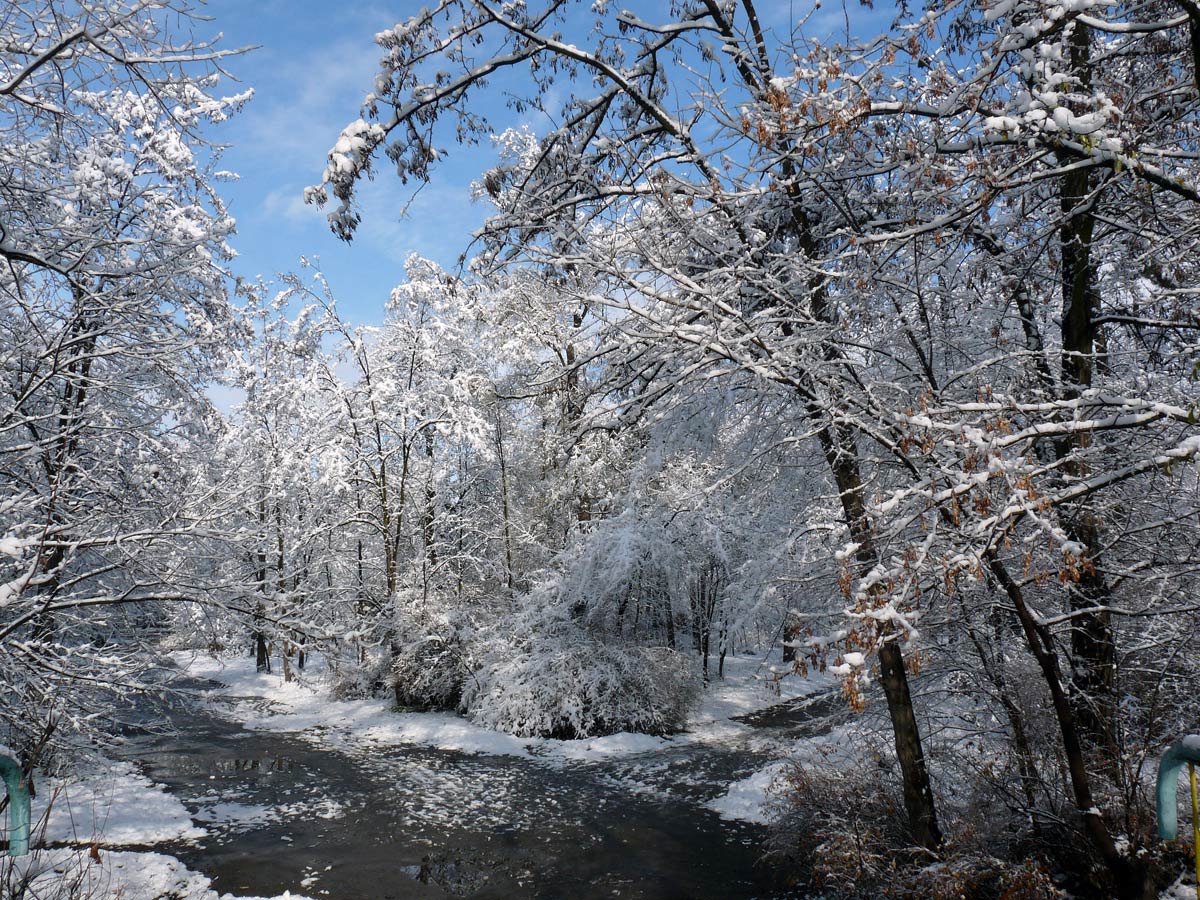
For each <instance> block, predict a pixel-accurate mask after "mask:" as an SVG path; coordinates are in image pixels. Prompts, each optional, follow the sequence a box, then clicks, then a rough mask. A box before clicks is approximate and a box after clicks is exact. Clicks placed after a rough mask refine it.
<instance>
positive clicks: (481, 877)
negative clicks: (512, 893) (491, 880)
mask: <svg viewBox="0 0 1200 900" xmlns="http://www.w3.org/2000/svg"><path fill="white" fill-rule="evenodd" d="M400 871H401V872H404V873H405V874H406V875H411V876H412V877H413V878H415V879H416V880H417V881H419V882H421V884H436V885H437V886H438V887H440V888H441V889H442V890H444V891H446V892H447V893H450V894H454V895H455V896H457V897H465V896H467V895H468V894H473V893H475V892H476V891H478V890H480V889H481V888H482V887H483V886H484V885H486V884H487V883H488V873H487V872H486V871H485V870H484V869H483V867H482V866H480V865H479V864H477V863H471V862H464V861H463V859H462V858H461V857H459V856H446V855H436V856H422V857H421V864H420V865H419V866H401V867H400Z"/></svg>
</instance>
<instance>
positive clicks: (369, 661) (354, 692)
mask: <svg viewBox="0 0 1200 900" xmlns="http://www.w3.org/2000/svg"><path fill="white" fill-rule="evenodd" d="M331 668H332V669H333V685H332V687H331V689H330V694H331V695H332V697H333V698H334V699H335V700H362V699H365V698H367V697H383V696H385V695H386V696H391V691H392V678H391V671H392V660H391V658H390V657H389V656H388V655H387V654H386V653H380V652H371V653H364V654H362V655H361V656H360V657H359V658H358V659H351V660H346V659H342V660H339V661H338V664H337V665H336V667H332V666H331Z"/></svg>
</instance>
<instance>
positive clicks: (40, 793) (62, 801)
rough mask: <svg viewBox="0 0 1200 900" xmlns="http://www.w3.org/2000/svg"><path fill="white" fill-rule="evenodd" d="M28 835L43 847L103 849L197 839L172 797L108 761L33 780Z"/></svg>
mask: <svg viewBox="0 0 1200 900" xmlns="http://www.w3.org/2000/svg"><path fill="white" fill-rule="evenodd" d="M35 787H36V789H37V796H36V797H35V798H34V800H33V810H32V812H33V835H34V838H35V839H38V840H44V841H45V842H47V843H92V842H96V843H99V844H103V845H105V846H130V845H144V844H155V843H158V842H160V841H173V840H192V839H194V838H199V837H203V836H204V834H205V832H204V830H203V829H201V828H197V827H196V826H195V825H194V824H193V823H192V819H191V817H190V816H189V815H188V811H187V810H186V809H185V808H184V806H183V804H182V803H180V802H179V801H178V800H177V799H176V798H175V797H172V796H171V795H170V794H168V793H166V792H165V791H164V790H163V789H162V788H161V787H160V786H159V785H156V784H154V783H153V782H151V781H150V779H148V778H146V777H145V776H144V775H142V774H140V773H139V772H138V771H137V770H136V769H135V768H134V767H133V766H131V765H129V764H128V763H118V762H110V763H107V764H105V765H104V767H103V768H100V769H97V770H94V771H91V772H88V773H86V774H84V775H82V776H79V777H76V778H74V779H70V780H67V779H45V780H41V781H38V782H35Z"/></svg>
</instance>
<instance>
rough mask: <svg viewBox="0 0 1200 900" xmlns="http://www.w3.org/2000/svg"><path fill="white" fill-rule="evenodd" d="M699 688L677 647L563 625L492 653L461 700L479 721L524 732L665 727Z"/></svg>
mask: <svg viewBox="0 0 1200 900" xmlns="http://www.w3.org/2000/svg"><path fill="white" fill-rule="evenodd" d="M697 687H698V679H697V677H696V673H695V671H694V668H693V665H692V663H691V661H690V660H689V659H687V658H686V657H685V656H683V655H682V654H679V653H677V652H675V651H673V650H669V649H666V648H663V647H637V646H621V645H619V644H616V643H608V642H606V641H604V640H603V639H601V638H599V637H596V636H592V635H589V634H587V633H586V632H584V631H583V630H582V629H579V628H576V627H574V626H572V625H570V624H564V625H560V626H559V627H558V628H555V629H553V630H550V631H548V632H541V633H536V634H534V635H532V636H531V637H530V639H529V640H528V641H527V642H526V641H522V642H521V645H519V646H518V647H516V648H511V649H510V648H504V649H500V650H497V651H494V652H493V653H491V654H490V655H489V657H488V658H487V660H486V661H485V663H484V666H483V667H482V669H481V670H480V671H478V672H476V673H475V675H474V677H472V678H470V679H468V681H467V683H466V686H465V690H464V694H463V705H464V707H465V708H466V711H467V713H468V714H469V715H470V717H471V718H472V719H473V720H474V721H476V722H477V723H479V724H480V725H485V726H487V727H489V728H496V729H500V730H502V731H507V732H509V733H511V734H516V735H520V736H522V737H533V736H545V737H557V738H580V737H591V736H595V735H605V734H614V733H616V732H618V731H636V732H643V733H646V734H670V733H672V732H676V731H680V730H681V729H682V728H683V727H684V726H685V725H686V724H687V715H688V711H689V710H690V708H691V707H692V705H693V704H694V703H695V701H696V697H697Z"/></svg>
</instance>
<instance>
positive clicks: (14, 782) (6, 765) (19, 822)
mask: <svg viewBox="0 0 1200 900" xmlns="http://www.w3.org/2000/svg"><path fill="white" fill-rule="evenodd" d="M0 777H3V778H4V786H5V787H6V788H8V854H9V856H24V855H25V854H26V853H28V852H29V820H30V814H29V785H28V784H26V783H25V776H24V773H23V772H22V771H21V766H20V765H18V763H17V761H16V760H15V759H13V758H12V757H11V756H4V755H3V754H0Z"/></svg>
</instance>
